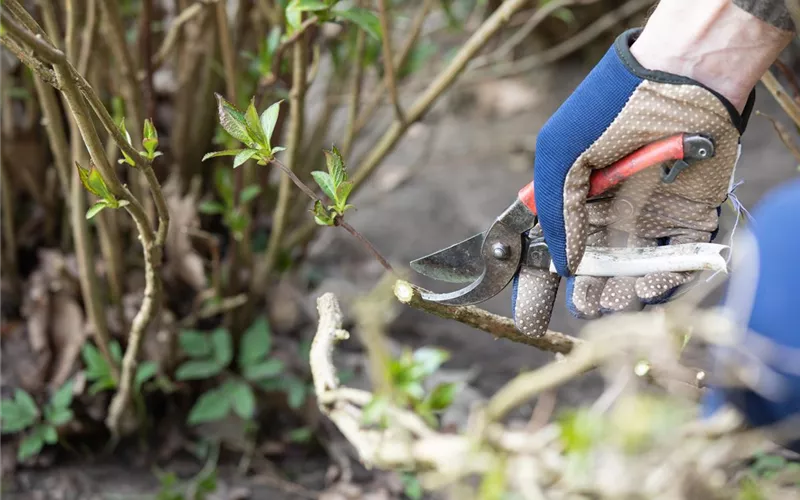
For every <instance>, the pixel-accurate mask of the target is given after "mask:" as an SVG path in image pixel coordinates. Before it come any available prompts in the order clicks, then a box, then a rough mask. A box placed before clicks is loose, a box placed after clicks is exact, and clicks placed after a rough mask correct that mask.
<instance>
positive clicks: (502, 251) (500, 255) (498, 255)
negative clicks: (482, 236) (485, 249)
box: [492, 243, 510, 260]
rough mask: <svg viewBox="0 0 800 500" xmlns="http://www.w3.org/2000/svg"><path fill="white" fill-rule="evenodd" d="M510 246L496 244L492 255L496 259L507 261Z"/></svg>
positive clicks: (493, 246)
mask: <svg viewBox="0 0 800 500" xmlns="http://www.w3.org/2000/svg"><path fill="white" fill-rule="evenodd" d="M509 254H510V252H509V250H508V245H505V244H503V243H495V244H494V245H492V255H493V256H494V258H495V259H498V260H506V259H507V258H508V257H509Z"/></svg>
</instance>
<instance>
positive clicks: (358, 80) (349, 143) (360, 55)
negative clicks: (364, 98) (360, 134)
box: [342, 29, 366, 158]
mask: <svg viewBox="0 0 800 500" xmlns="http://www.w3.org/2000/svg"><path fill="white" fill-rule="evenodd" d="M365 48H366V34H365V33H364V30H360V29H359V30H358V33H356V47H355V50H354V51H353V83H352V84H351V87H350V89H351V90H350V107H349V108H348V112H347V132H345V134H344V141H343V142H342V157H344V158H348V157H349V156H350V151H351V149H352V147H353V141H354V140H355V135H356V134H355V132H356V128H355V127H356V121H357V120H358V110H359V109H360V108H359V104H360V103H361V85H362V83H363V81H364V63H363V59H364V50H365Z"/></svg>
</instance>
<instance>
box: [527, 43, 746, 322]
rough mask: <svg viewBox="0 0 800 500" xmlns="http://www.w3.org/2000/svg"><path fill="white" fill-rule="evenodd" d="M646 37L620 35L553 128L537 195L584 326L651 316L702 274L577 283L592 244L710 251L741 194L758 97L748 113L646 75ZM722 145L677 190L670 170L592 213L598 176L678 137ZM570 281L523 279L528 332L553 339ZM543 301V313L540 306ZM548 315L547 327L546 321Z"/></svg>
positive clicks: (650, 173) (654, 173) (643, 179)
mask: <svg viewBox="0 0 800 500" xmlns="http://www.w3.org/2000/svg"><path fill="white" fill-rule="evenodd" d="M640 32H641V29H640V28H639V29H633V30H629V31H627V32H625V33H623V34H622V35H620V36H619V37H618V38H617V40H616V42H615V43H614V45H613V46H612V47H611V48H610V49H609V51H608V52H607V53H606V55H605V56H604V57H603V59H602V60H601V61H600V62H599V63H598V64H597V66H596V67H595V68H594V69H593V70H592V71H591V72H590V73H589V75H588V76H587V77H586V79H585V80H584V81H583V82H582V83H581V84H580V85H579V86H578V88H577V89H576V90H575V91H574V93H573V94H572V95H571V96H570V97H569V98H568V99H567V100H566V102H564V104H563V105H562V106H561V107H560V108H559V109H558V110H557V111H556V113H555V114H554V115H553V116H552V117H551V118H550V119H549V120H548V122H547V123H546V124H545V125H544V127H542V129H541V131H540V133H539V136H538V139H537V145H536V160H535V165H534V168H535V170H534V184H535V189H536V208H537V211H538V214H539V224H540V226H541V227H540V228H535V229H536V231H539V230H541V231H542V233H543V235H544V240H545V242H546V243H547V245H548V248H549V250H550V253H551V256H552V259H553V263H554V265H555V268H556V270H557V271H558V274H559V275H561V276H564V277H566V278H567V290H566V292H567V299H566V300H567V308H568V310H569V311H570V312H571V313H572V315H574V316H576V317H578V318H585V319H588V318H597V317H599V316H601V315H603V314H607V313H612V312H617V311H629V310H639V309H641V308H642V307H643V306H644V304H655V303H659V302H664V301H666V300H668V299H669V298H670V296H671V295H672V294H673V293H674V291H675V290H676V288H677V287H679V286H680V285H683V284H685V283H688V282H689V281H690V280H691V279H692V278H693V277H694V274H695V273H692V272H681V273H671V272H662V273H653V274H649V275H646V276H639V277H611V278H598V277H575V276H574V275H573V274H574V271H575V269H576V268H577V266H578V264H579V263H580V262H581V258H582V256H583V253H584V250H585V248H586V247H587V245H594V246H612V247H652V246H657V245H670V244H681V243H694V242H709V241H711V240H712V239H713V237H714V236H715V232H716V230H717V227H718V217H719V207H720V205H721V204H722V203H723V202H724V201H725V199H726V197H727V193H728V191H729V189H730V187H731V181H732V178H733V172H734V168H735V165H736V162H737V160H738V156H739V147H740V145H739V138H740V136H741V134H742V133H743V132H744V129H745V127H746V124H747V120H748V118H749V115H750V111H751V109H752V106H753V100H754V98H755V94H754V92H752V93H751V94H750V99H749V100H748V103H747V106H746V107H745V111H744V113H742V114H741V115H740V114H739V112H738V111H737V110H736V108H735V107H734V106H733V105H732V104H730V103H729V102H728V101H727V100H726V99H725V98H724V97H723V96H721V95H719V94H718V93H716V92H714V91H712V90H710V89H708V88H706V87H704V86H703V85H701V84H700V83H698V82H696V81H694V80H691V79H689V78H685V77H681V76H677V75H672V74H668V73H664V72H660V71H650V70H647V69H645V68H643V67H642V66H641V65H640V64H639V63H638V62H637V61H636V60H635V59H634V58H633V56H632V55H631V52H630V47H631V45H632V44H633V42H634V41H635V39H636V37H637V36H638V34H639V33H640ZM682 132H685V133H689V134H702V135H704V136H706V137H709V138H711V139H712V140H713V142H714V145H715V154H714V156H713V158H711V159H708V160H705V161H702V162H698V163H696V164H693V165H691V166H689V167H688V168H686V169H685V170H683V171H681V172H680V173H679V174H678V176H677V179H676V180H675V181H674V182H673V183H671V184H665V183H663V182H662V180H661V174H662V170H661V168H659V167H658V166H654V167H653V168H649V169H647V170H645V171H642V172H640V173H638V174H636V175H635V176H633V177H631V178H630V179H628V180H626V181H625V182H624V183H622V184H620V185H619V186H617V187H616V188H614V189H612V190H611V191H609V192H607V193H605V194H604V195H603V196H602V197H601V198H600V199H598V200H596V201H591V202H587V200H586V198H587V193H588V190H589V175H590V174H591V172H592V170H593V169H599V168H604V167H607V166H609V165H611V164H612V163H614V162H615V161H617V160H619V159H621V158H623V157H624V156H627V155H629V154H630V153H632V152H634V151H635V150H637V149H639V148H641V147H642V146H645V145H647V144H649V143H651V142H654V141H656V140H658V139H662V138H664V137H666V136H670V135H673V134H676V133H682ZM557 282H558V278H557V277H554V276H547V273H546V272H544V271H533V270H530V269H528V268H522V270H521V271H520V273H519V275H518V276H517V277H516V278H515V280H514V298H513V300H512V302H513V306H512V307H513V309H514V318H515V321H516V324H517V328H518V329H520V331H522V332H523V333H525V334H527V335H534V336H537V335H541V334H543V333H544V332H545V331H546V326H547V323H548V322H549V316H550V312H551V308H552V302H550V303H549V305H548V301H551V300H552V298H553V297H555V289H556V288H557V286H558V283H557ZM537 301H540V302H537ZM544 315H546V317H545V316H544Z"/></svg>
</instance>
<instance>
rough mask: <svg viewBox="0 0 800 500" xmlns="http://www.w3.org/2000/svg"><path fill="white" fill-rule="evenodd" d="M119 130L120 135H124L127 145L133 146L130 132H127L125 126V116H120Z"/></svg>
mask: <svg viewBox="0 0 800 500" xmlns="http://www.w3.org/2000/svg"><path fill="white" fill-rule="evenodd" d="M119 130H120V132H122V135H124V136H125V140H126V141H128V145H130V146H133V142H132V141H131V134H130V133H128V129H127V128H126V127H125V118H124V117H123V118H121V119H120V120H119Z"/></svg>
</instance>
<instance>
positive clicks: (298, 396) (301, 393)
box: [285, 377, 308, 410]
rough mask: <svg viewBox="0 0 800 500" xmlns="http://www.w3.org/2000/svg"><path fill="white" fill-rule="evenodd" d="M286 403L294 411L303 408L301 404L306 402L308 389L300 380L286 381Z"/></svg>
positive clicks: (288, 379)
mask: <svg viewBox="0 0 800 500" xmlns="http://www.w3.org/2000/svg"><path fill="white" fill-rule="evenodd" d="M285 385H286V402H287V403H288V404H289V408H291V409H293V410H296V409H298V408H300V407H301V406H303V403H305V402H306V396H307V395H308V387H307V386H306V384H305V383H303V381H302V380H300V379H298V378H295V377H289V378H287V379H286V382H285Z"/></svg>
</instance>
